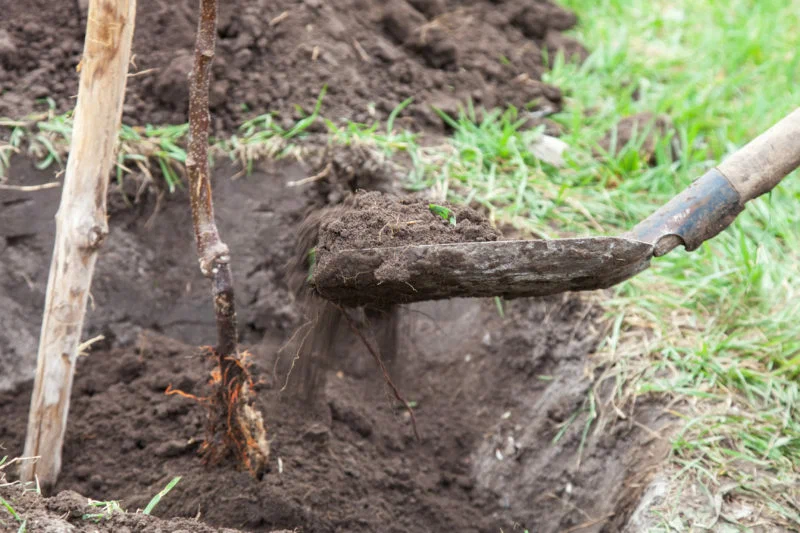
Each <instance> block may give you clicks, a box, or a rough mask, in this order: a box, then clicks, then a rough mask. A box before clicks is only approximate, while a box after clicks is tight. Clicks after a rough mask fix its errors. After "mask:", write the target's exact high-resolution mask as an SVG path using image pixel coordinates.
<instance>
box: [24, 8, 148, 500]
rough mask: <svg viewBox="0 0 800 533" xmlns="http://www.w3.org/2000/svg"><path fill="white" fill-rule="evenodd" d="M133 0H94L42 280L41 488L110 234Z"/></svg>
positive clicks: (36, 392) (59, 440) (35, 421)
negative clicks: (97, 269)
mask: <svg viewBox="0 0 800 533" xmlns="http://www.w3.org/2000/svg"><path fill="white" fill-rule="evenodd" d="M135 14H136V0H91V2H90V4H89V16H88V17H87V27H86V39H85V43H84V51H83V58H82V61H81V63H80V69H79V70H80V85H79V89H78V102H77V105H76V107H75V114H74V125H73V130H72V144H71V146H70V154H69V159H68V161H67V171H66V176H65V178H64V189H63V192H62V195H61V204H60V206H59V209H58V213H57V214H56V240H55V246H54V250H53V258H52V263H51V265H50V276H49V279H48V282H47V295H46V300H45V309H44V318H43V321H42V330H41V337H40V341H39V353H38V362H37V369H36V378H35V381H34V389H33V395H32V398H31V408H30V416H29V420H28V433H27V437H26V441H25V452H24V453H25V456H26V457H38V460H37V461H35V462H34V461H25V462H23V463H22V468H21V470H20V476H21V478H22V480H23V481H34V480H37V479H38V482H39V484H40V486H41V487H42V488H43V490H49V489H50V488H52V486H53V485H54V484H55V482H56V480H57V478H58V474H59V472H60V470H61V447H62V445H63V442H64V433H65V430H66V422H67V415H68V412H69V401H70V393H71V390H72V380H73V376H74V373H75V363H76V360H77V357H78V345H79V344H80V336H81V332H82V329H83V319H84V314H85V311H86V300H87V297H88V294H89V288H90V287H91V282H92V275H93V273H94V266H95V261H96V259H97V252H98V249H99V248H100V246H101V245H102V244H103V241H104V240H105V237H106V235H107V234H108V224H107V221H106V193H107V190H108V179H109V175H110V172H111V168H112V165H113V163H114V152H115V149H116V144H117V138H118V133H119V127H120V122H121V119H122V104H123V101H124V98H125V86H126V82H127V74H128V63H129V61H130V53H131V41H132V39H133V29H134V21H135Z"/></svg>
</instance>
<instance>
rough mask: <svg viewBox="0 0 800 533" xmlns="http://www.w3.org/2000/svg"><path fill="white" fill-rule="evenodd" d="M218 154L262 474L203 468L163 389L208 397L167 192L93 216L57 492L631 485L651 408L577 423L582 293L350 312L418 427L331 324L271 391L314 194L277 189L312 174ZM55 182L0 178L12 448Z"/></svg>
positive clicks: (215, 517)
mask: <svg viewBox="0 0 800 533" xmlns="http://www.w3.org/2000/svg"><path fill="white" fill-rule="evenodd" d="M12 164H13V165H14V166H13V170H14V173H13V174H14V176H15V177H16V178H17V179H21V180H23V182H24V183H26V184H35V183H43V182H46V181H50V180H52V176H51V175H50V174H49V173H47V172H42V171H38V170H36V169H35V168H34V167H33V166H32V165H31V164H30V163H29V162H27V161H24V160H20V159H15V160H14V161H12ZM236 171H237V169H234V168H229V167H226V166H219V167H217V168H216V170H215V174H216V176H215V177H216V179H215V181H214V185H215V193H217V197H216V199H217V202H216V205H215V207H216V214H217V217H218V220H219V225H220V232H221V233H222V236H223V238H224V239H225V240H226V242H227V243H228V245H229V246H230V247H231V254H232V257H233V268H234V281H235V283H236V291H237V295H238V296H239V297H240V299H241V302H242V305H241V306H240V318H241V321H240V326H241V333H242V340H243V343H244V344H245V347H247V348H249V349H250V351H251V352H252V353H253V358H252V361H253V364H254V366H253V374H254V376H255V377H256V378H258V380H259V384H258V389H257V393H258V394H257V398H258V399H257V407H258V408H259V410H260V411H261V412H262V413H264V415H265V422H266V424H267V425H268V430H269V435H270V438H271V443H270V447H271V451H272V455H271V458H270V469H269V471H268V472H267V473H266V474H265V476H264V478H263V479H262V480H261V481H259V480H255V479H253V478H252V477H251V476H250V475H249V474H248V473H247V472H239V471H235V470H234V469H231V468H228V467H226V466H222V465H218V466H213V465H208V466H205V465H203V462H202V461H201V459H200V457H198V452H199V448H200V445H201V439H202V436H203V428H204V423H205V416H204V415H205V413H204V410H203V408H202V407H201V406H199V405H197V404H196V403H195V402H193V401H192V400H189V399H186V398H181V397H177V396H166V395H165V394H164V392H165V390H166V389H167V387H168V386H170V385H172V387H173V388H176V389H180V390H183V391H185V392H187V393H190V394H196V395H199V396H202V395H204V394H206V393H207V390H208V389H207V382H208V377H209V371H210V369H211V368H212V366H213V361H212V360H210V359H209V357H208V353H207V351H206V350H203V349H202V348H199V346H202V345H207V344H211V343H212V342H213V340H214V338H215V333H214V331H215V328H214V325H215V323H214V315H213V310H212V308H211V305H210V302H209V301H208V293H207V290H206V287H207V282H206V280H204V279H203V278H202V276H201V275H200V273H199V269H198V268H197V262H196V255H195V253H194V249H193V247H194V243H193V241H192V233H191V213H190V210H189V209H188V207H187V205H188V201H187V198H186V197H185V192H184V191H180V192H178V193H176V194H175V195H174V196H168V197H166V198H164V199H162V200H161V201H159V200H158V199H157V198H155V197H154V196H152V195H148V194H145V195H144V196H143V197H142V199H141V202H140V204H137V205H136V206H133V207H129V208H126V209H123V210H115V211H112V212H111V217H110V221H109V225H110V227H111V234H110V235H109V239H108V240H107V242H106V245H105V247H104V249H103V252H102V253H101V254H100V258H99V260H98V265H97V269H96V272H95V280H94V283H93V287H92V294H93V297H94V306H90V308H89V310H88V315H87V319H86V320H87V321H86V331H85V338H91V337H93V336H95V335H97V334H104V335H105V337H106V339H105V340H104V341H102V342H100V343H97V344H95V345H94V346H93V348H92V350H91V353H90V354H89V355H87V356H86V357H82V358H80V359H79V363H78V367H77V369H76V376H75V383H74V387H73V395H72V401H71V408H70V421H69V424H68V430H67V435H66V440H65V444H64V457H63V470H62V475H61V478H60V480H59V483H58V485H57V487H56V489H57V490H73V491H76V492H78V493H80V494H84V495H86V496H88V497H91V498H93V499H96V500H111V499H118V500H121V503H122V507H123V508H125V509H140V508H144V506H146V504H147V503H148V502H149V501H150V499H151V498H152V497H153V495H154V494H156V493H158V492H159V491H160V490H161V489H163V488H164V487H165V486H166V484H167V483H168V482H169V480H170V479H171V478H172V477H173V476H176V475H180V476H183V478H182V480H181V481H180V483H179V484H178V485H177V486H176V487H175V488H174V489H173V490H172V492H170V494H169V495H168V496H167V497H166V498H164V499H163V500H162V501H161V503H160V504H159V506H158V507H157V508H156V510H155V514H156V515H157V516H160V517H166V518H175V517H178V518H188V519H192V518H194V517H196V516H198V515H199V516H200V520H201V521H202V522H204V523H207V524H209V525H211V526H216V527H233V528H239V529H243V530H246V531H272V530H275V529H281V528H286V529H294V528H298V529H299V530H300V531H314V532H323V533H324V532H333V531H348V532H353V533H367V532H372V531H388V532H392V533H405V532H412V531H413V532H415V533H416V532H439V531H444V530H448V529H453V530H456V531H464V532H470V533H474V532H475V533H477V532H481V533H483V532H486V533H489V532H492V533H496V532H497V531H498V530H500V529H503V530H504V531H513V528H514V524H519V526H520V527H523V528H528V529H529V530H531V531H538V532H541V533H556V532H563V531H567V530H570V529H574V528H576V527H578V526H582V527H583V530H585V531H588V532H592V533H598V532H600V531H606V532H612V531H618V530H619V527H618V526H619V524H622V523H624V522H625V520H626V518H627V515H628V513H629V512H630V510H631V509H632V508H633V507H634V505H633V504H632V503H631V502H634V501H635V499H636V495H637V494H638V490H639V489H637V487H638V488H643V487H644V486H645V485H646V480H643V479H642V478H641V474H642V472H643V471H646V470H645V469H644V467H646V466H647V465H649V464H650V462H651V461H652V458H651V457H650V455H649V453H650V450H651V448H652V446H653V444H652V439H653V436H652V435H653V431H659V430H660V428H661V427H662V421H661V419H660V418H659V416H660V413H661V411H660V410H656V409H653V408H652V407H647V406H641V405H640V406H639V407H638V410H636V411H631V412H628V413H626V415H627V416H628V418H627V419H626V420H625V421H619V422H617V423H615V424H614V423H612V422H609V426H607V427H606V429H605V430H604V431H603V432H602V433H599V434H596V435H595V434H594V433H590V434H588V435H586V439H584V428H585V427H587V426H586V425H587V422H589V421H590V419H589V418H587V417H588V416H589V415H588V413H587V411H586V410H585V409H584V408H583V407H582V406H583V405H584V404H583V402H585V401H586V398H587V394H589V392H590V391H591V390H592V387H593V386H594V383H593V381H592V380H591V379H589V378H587V374H586V372H585V370H584V367H585V365H586V359H587V357H588V356H589V354H590V353H591V352H592V351H593V349H594V347H595V346H596V345H597V342H598V341H599V339H600V338H601V336H602V331H603V327H602V326H603V322H602V317H601V316H600V313H599V311H598V309H597V308H593V307H592V306H591V304H589V303H587V302H586V301H585V300H584V299H582V298H580V297H576V296H570V295H564V296H559V297H554V298H542V299H521V300H514V301H513V302H511V303H505V304H503V313H502V315H501V314H500V313H499V312H498V310H497V307H496V304H495V302H494V301H492V300H485V299H484V300H454V301H441V302H428V303H422V304H414V305H412V306H409V307H407V308H405V307H403V308H393V310H391V312H388V313H386V314H384V315H381V314H380V313H375V314H374V315H372V317H369V316H366V317H365V319H364V322H365V323H368V324H370V325H371V326H372V327H365V328H364V332H365V335H366V336H367V337H368V338H369V339H370V341H371V342H372V343H373V344H378V343H376V342H375V338H376V337H377V338H378V339H383V341H385V342H384V345H385V347H386V349H382V353H384V357H385V358H386V359H389V358H392V357H394V359H395V360H394V364H393V365H392V368H391V376H392V379H393V380H394V382H395V383H396V385H397V386H398V388H399V389H400V390H401V391H402V393H403V395H404V396H405V397H406V398H407V399H408V400H409V401H411V402H413V403H414V405H415V408H414V410H415V413H416V418H417V423H418V426H419V433H420V436H421V440H420V441H419V442H418V441H416V439H415V438H414V435H413V432H412V430H411V424H410V418H409V416H408V415H406V414H405V413H406V411H405V410H404V409H403V407H402V406H401V405H399V403H398V402H396V401H394V399H392V397H391V396H387V394H386V390H385V388H384V386H383V381H382V377H381V374H380V372H379V371H378V370H376V368H375V364H374V361H373V360H372V358H371V357H370V354H369V353H368V352H367V350H366V349H365V348H364V346H363V345H362V344H361V342H360V340H359V339H358V338H357V337H356V336H355V335H354V334H353V333H352V332H351V331H350V329H349V328H347V327H333V328H328V329H327V333H328V335H327V336H326V337H325V338H321V337H314V338H315V342H316V344H317V346H312V348H313V349H317V348H318V347H319V345H322V344H326V350H328V353H329V354H330V357H328V358H327V360H326V361H325V365H323V366H321V367H320V368H319V369H318V370H319V373H320V375H321V376H322V377H323V378H324V379H320V380H318V381H316V382H315V384H314V387H315V388H316V390H315V391H314V394H313V395H311V397H310V399H309V398H306V397H303V396H298V395H294V394H289V392H291V391H290V390H289V389H287V390H282V389H283V388H284V386H285V385H286V383H287V374H288V368H289V367H290V366H291V361H292V359H293V358H294V356H295V352H294V351H293V350H291V349H290V350H287V349H286V348H285V347H286V346H287V344H290V340H291V339H295V340H297V341H298V342H301V341H302V339H303V338H304V337H305V335H306V333H307V332H308V331H309V330H308V323H307V321H306V317H305V316H304V315H303V312H302V308H301V305H299V304H300V303H301V302H298V301H297V298H296V295H295V292H294V291H293V290H292V289H291V287H290V286H289V284H288V283H287V280H286V268H285V265H286V264H287V262H289V261H290V260H292V259H293V258H294V256H295V255H294V254H295V247H296V245H297V231H296V229H297V228H299V227H300V226H301V223H302V221H303V216H304V213H306V212H307V211H308V209H310V208H312V207H314V206H316V207H319V205H320V204H319V202H320V193H319V190H317V189H318V187H319V186H321V183H320V182H317V181H315V182H309V184H308V185H307V186H304V187H297V186H295V187H290V186H288V184H289V183H296V182H298V181H301V180H303V179H306V178H308V177H310V176H313V175H314V174H316V173H317V172H318V171H317V170H311V169H308V168H305V167H304V166H303V165H301V164H299V163H289V162H283V163H277V164H270V165H268V166H265V167H257V168H256V169H255V171H254V173H253V174H252V175H251V176H247V177H242V178H238V179H237V180H231V179H228V178H229V176H232V175H234V174H236V173H237V172H236ZM58 199H59V195H58V190H50V189H48V190H43V191H40V192H38V193H37V194H36V195H35V196H30V195H29V196H25V194H24V193H22V192H18V191H3V194H2V196H0V203H1V204H2V205H3V209H2V210H0V249H1V250H2V253H3V261H0V273H2V274H3V275H2V276H0V302H2V303H3V305H2V306H0V323H3V324H7V325H8V326H9V327H8V328H4V329H2V330H0V368H2V369H3V370H4V372H3V373H2V374H0V378H2V382H0V389H3V391H4V392H0V420H2V421H3V423H2V424H0V445H2V446H3V447H4V450H3V454H4V455H5V454H7V455H9V456H10V457H16V456H20V455H21V454H22V450H23V444H24V437H25V429H26V421H27V413H28V408H29V405H30V394H31V386H32V382H31V377H32V375H33V370H32V369H33V363H34V360H35V353H36V350H35V338H36V334H37V332H38V328H39V322H40V320H41V308H42V303H43V301H44V295H45V289H46V283H47V274H48V267H49V261H48V259H49V257H50V255H51V253H52V242H53V231H54V225H53V224H52V217H53V215H54V213H55V211H56V209H57V206H58ZM157 206H158V208H156V207H157ZM419 215H421V213H419V214H417V215H415V216H419ZM456 215H457V217H458V216H461V219H459V220H468V219H469V216H468V215H465V214H464V212H462V211H456ZM19 220H24V221H25V223H24V224H23V223H20V222H19ZM442 222H443V223H444V224H445V226H446V225H447V223H445V222H444V221H442ZM436 223H437V224H438V222H436ZM458 224H461V222H460V221H459V222H458ZM457 227H458V226H456V228H457ZM377 231H379V229H378V230H377ZM443 231H451V230H449V229H446V228H444V229H443ZM486 235H487V238H490V237H489V236H488V235H490V233H487V234H486ZM381 320H382V322H381ZM381 328H383V329H385V330H386V331H385V332H381V331H376V329H381ZM175 339H179V340H175ZM27 340H30V344H29V345H28V344H25V343H24V342H23V341H27ZM184 343H190V344H184ZM392 349H394V350H395V352H394V353H390V352H391V350H392ZM306 355H307V354H305V353H300V357H305V356H306ZM387 364H390V362H389V361H387ZM312 368H313V367H312ZM297 370H298V368H295V372H296V371H297ZM292 375H293V376H296V377H297V378H301V377H302V373H300V374H297V373H294V374H292ZM292 379H294V378H292ZM601 392H602V391H601ZM605 397H606V395H605V393H603V394H602V398H605ZM603 408H604V409H610V407H607V406H604V407H603ZM643 426H647V427H648V428H649V429H642V428H643ZM557 435H560V439H556V436H557ZM556 440H557V442H556ZM579 457H580V461H579V460H578V458H579ZM626 485H629V486H631V487H633V488H632V489H630V490H628V489H626V488H625V486H626ZM4 494H5V493H4ZM532 502H533V504H532ZM0 512H2V511H0ZM32 512H34V514H35V511H32ZM148 520H149V519H148ZM127 527H130V528H131V529H135V528H134V527H133V525H128V526H127ZM148 527H149V524H148ZM165 527H166V528H168V527H170V525H167V526H165ZM187 529H189V530H190V531H191V529H190V528H188V527H187ZM117 530H118V531H124V528H123V527H120V528H118V529H117ZM144 530H147V529H146V528H144Z"/></svg>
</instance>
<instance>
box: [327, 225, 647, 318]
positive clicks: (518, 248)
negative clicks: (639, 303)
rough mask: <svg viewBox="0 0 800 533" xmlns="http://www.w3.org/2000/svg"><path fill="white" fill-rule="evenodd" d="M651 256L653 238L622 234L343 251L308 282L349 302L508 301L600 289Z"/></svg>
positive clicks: (643, 266)
mask: <svg viewBox="0 0 800 533" xmlns="http://www.w3.org/2000/svg"><path fill="white" fill-rule="evenodd" d="M652 256H653V246H652V245H651V244H648V243H645V242H641V241H637V240H633V239H626V238H622V237H592V238H575V239H557V240H535V241H494V242H470V243H459V244H439V245H419V246H406V247H397V248H369V249H363V250H343V251H337V252H335V253H331V254H326V255H322V256H320V257H318V262H317V265H316V267H315V269H314V272H313V278H312V285H314V287H315V289H316V291H317V292H318V293H319V295H320V296H322V297H323V298H325V299H328V300H331V301H333V302H336V303H338V304H340V305H343V306H346V307H356V306H361V305H367V306H376V307H382V306H386V305H389V304H402V303H411V302H417V301H423V300H441V299H446V298H457V297H490V296H501V297H503V298H506V299H513V298H521V297H527V296H546V295H551V294H558V293H562V292H569V291H588V290H595V289H605V288H608V287H611V286H613V285H616V284H617V283H620V282H622V281H624V280H626V279H628V278H630V277H632V276H635V275H636V274H638V273H639V272H641V271H643V270H645V269H646V268H648V267H649V265H650V259H651V258H652Z"/></svg>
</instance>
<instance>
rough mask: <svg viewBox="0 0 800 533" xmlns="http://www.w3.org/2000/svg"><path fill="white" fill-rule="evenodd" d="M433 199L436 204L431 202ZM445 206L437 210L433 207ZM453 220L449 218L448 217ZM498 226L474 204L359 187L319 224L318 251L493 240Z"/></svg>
mask: <svg viewBox="0 0 800 533" xmlns="http://www.w3.org/2000/svg"><path fill="white" fill-rule="evenodd" d="M431 205H433V206H434V207H431ZM440 208H444V209H443V210H442V211H441V213H442V214H441V215H438V214H435V213H434V211H435V210H437V209H440ZM451 217H453V218H452V220H453V221H454V223H451V222H450V218H451ZM499 237H500V232H498V231H497V230H496V229H495V228H493V227H492V226H491V224H490V223H489V221H488V220H486V219H485V218H484V217H482V216H481V215H480V214H478V213H477V212H476V211H475V210H473V209H471V208H469V207H464V206H456V205H452V204H450V203H447V202H442V203H439V204H436V203H433V204H432V203H431V202H429V201H427V200H425V199H421V198H414V197H408V196H406V197H398V196H394V195H390V194H383V193H380V192H359V193H358V194H356V195H354V196H352V197H351V199H350V201H347V202H345V203H343V204H342V205H341V206H337V207H336V208H334V209H332V211H331V212H330V213H329V214H328V215H327V216H326V218H325V220H324V221H323V222H322V223H321V224H320V231H319V237H318V243H317V257H318V258H320V259H322V257H323V256H324V254H325V253H331V252H335V251H336V250H352V249H356V250H358V249H361V248H386V247H393V246H405V245H409V244H446V243H455V242H484V241H495V240H497V239H498V238H499Z"/></svg>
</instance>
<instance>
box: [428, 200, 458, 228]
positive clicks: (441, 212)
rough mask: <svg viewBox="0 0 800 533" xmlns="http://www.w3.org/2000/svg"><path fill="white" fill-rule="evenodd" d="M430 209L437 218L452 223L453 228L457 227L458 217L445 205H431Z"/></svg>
mask: <svg viewBox="0 0 800 533" xmlns="http://www.w3.org/2000/svg"><path fill="white" fill-rule="evenodd" d="M428 209H430V210H431V213H433V214H434V215H436V216H439V217H442V219H444V220H446V221H448V222H450V224H452V225H453V226H455V225H456V215H455V213H453V210H452V209H448V208H446V207H445V206H443V205H436V204H429V205H428Z"/></svg>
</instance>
